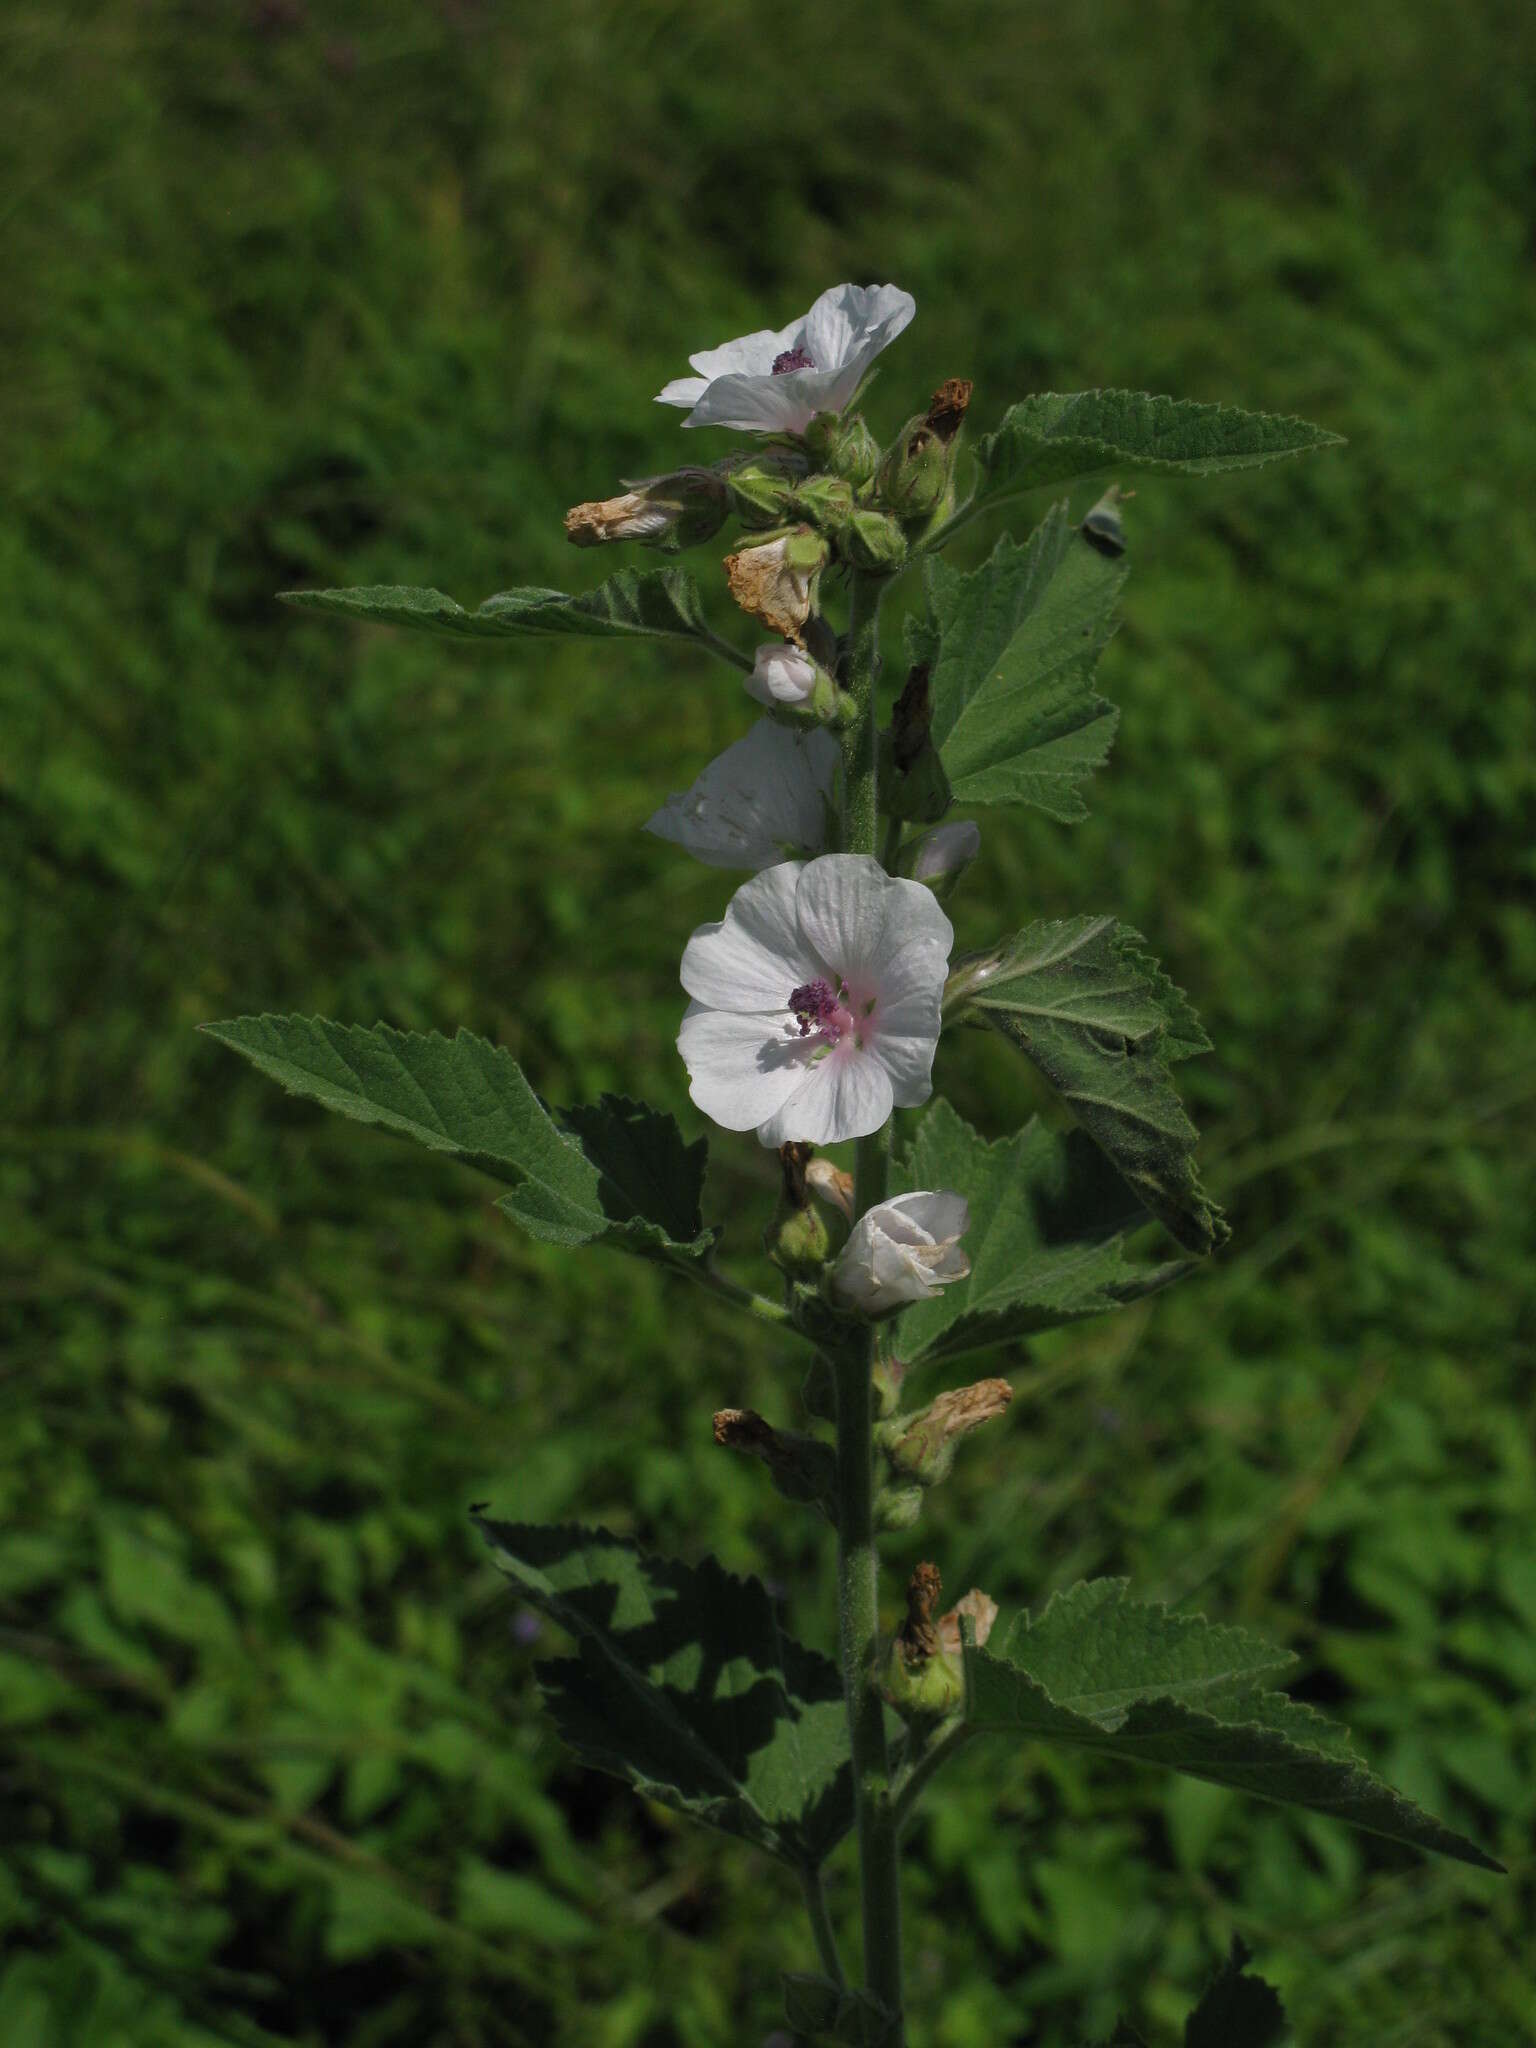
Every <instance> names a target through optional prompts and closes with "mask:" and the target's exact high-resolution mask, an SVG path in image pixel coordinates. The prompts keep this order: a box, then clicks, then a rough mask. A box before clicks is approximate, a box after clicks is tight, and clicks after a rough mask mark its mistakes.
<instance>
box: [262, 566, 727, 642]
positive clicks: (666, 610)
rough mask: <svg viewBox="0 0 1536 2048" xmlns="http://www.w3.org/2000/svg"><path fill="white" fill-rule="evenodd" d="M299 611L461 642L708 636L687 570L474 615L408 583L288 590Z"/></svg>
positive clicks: (518, 600) (286, 596)
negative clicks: (403, 628)
mask: <svg viewBox="0 0 1536 2048" xmlns="http://www.w3.org/2000/svg"><path fill="white" fill-rule="evenodd" d="M278 594H279V597H280V598H281V601H282V602H283V603H284V604H289V605H293V606H294V607H295V608H296V609H297V610H299V611H310V612H334V613H335V614H337V615H338V616H339V617H341V618H349V619H361V620H363V621H364V622H365V623H368V624H372V625H376V626H414V627H416V628H418V629H419V630H421V631H423V632H427V633H439V634H444V635H446V636H447V637H448V638H450V639H455V640H504V639H508V638H517V637H518V636H520V635H527V634H536V635H540V636H542V637H544V638H553V637H562V636H566V635H569V634H580V635H585V636H587V637H589V638H596V639H622V638H629V637H632V636H634V635H636V634H640V635H652V636H657V637H662V638H675V639H681V640H697V639H702V638H703V637H704V635H705V633H706V630H707V629H706V627H705V623H704V609H703V605H702V603H701V601H700V598H699V586H698V585H697V583H695V581H694V580H693V576H692V574H691V573H690V572H689V571H688V570H687V569H619V570H617V571H616V572H615V573H614V574H613V575H612V576H610V577H609V578H608V579H607V581H606V582H604V583H600V584H598V586H597V588H596V589H595V590H587V591H583V592H581V593H580V595H578V596H574V597H573V596H569V595H568V594H567V593H566V592H565V591H563V590H544V589H539V588H536V587H532V586H530V587H527V588H524V589H519V590H503V591H501V592H500V593H499V594H498V595H497V596H495V597H488V598H487V599H486V600H485V603H484V604H482V605H477V606H476V608H475V609H474V610H473V611H466V610H465V608H464V606H463V605H461V604H457V603H455V601H454V600H453V599H452V598H451V597H445V596H444V595H443V593H442V591H440V590H421V589H416V588H413V587H412V586H411V585H409V584H403V583H377V584H363V585H360V586H358V587H357V588H355V589H351V590H284V591H280V592H279V593H278Z"/></svg>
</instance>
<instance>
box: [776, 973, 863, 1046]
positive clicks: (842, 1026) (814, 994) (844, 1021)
mask: <svg viewBox="0 0 1536 2048" xmlns="http://www.w3.org/2000/svg"><path fill="white" fill-rule="evenodd" d="M789 1007H790V1010H791V1012H792V1014H793V1016H794V1018H795V1021H796V1023H797V1024H798V1025H799V1026H800V1031H799V1036H800V1037H801V1038H809V1037H810V1035H811V1033H812V1032H813V1031H814V1032H815V1034H816V1036H817V1037H818V1038H819V1039H820V1041H821V1043H822V1044H823V1045H827V1046H833V1045H841V1043H842V1042H843V1040H844V1039H845V1038H846V1037H848V1035H849V1034H850V1033H851V1032H854V1031H855V1029H856V1026H857V1024H858V1018H857V1017H856V1016H855V1014H854V1011H855V1002H854V998H853V996H852V995H851V994H850V993H849V990H848V984H847V982H846V981H843V980H841V979H840V980H839V981H838V985H837V988H836V990H835V991H834V989H833V987H832V984H831V982H830V981H828V980H826V979H825V977H824V976H820V975H818V976H817V978H816V980H815V981H807V982H804V983H802V985H801V986H800V987H799V988H796V989H791V990H790V992H789ZM874 1007H875V1006H874V1003H873V1001H870V1002H867V1003H865V1004H864V1005H863V1013H864V1016H865V1017H866V1018H868V1017H869V1016H870V1014H871V1013H872V1011H873V1010H874ZM863 1042H864V1041H863V1037H862V1035H860V1036H859V1037H858V1038H857V1039H856V1043H858V1044H860V1045H862V1044H863Z"/></svg>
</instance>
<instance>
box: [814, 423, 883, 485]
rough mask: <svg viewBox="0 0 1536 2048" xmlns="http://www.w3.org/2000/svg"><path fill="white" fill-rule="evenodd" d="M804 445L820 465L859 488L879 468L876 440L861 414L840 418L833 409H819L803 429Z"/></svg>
mask: <svg viewBox="0 0 1536 2048" xmlns="http://www.w3.org/2000/svg"><path fill="white" fill-rule="evenodd" d="M805 440H806V445H807V447H809V449H810V450H811V453H812V455H813V456H814V457H815V458H816V461H817V462H818V463H819V464H820V466H821V467H822V468H823V469H825V470H829V471H830V472H831V474H832V475H833V476H837V477H841V478H843V480H844V481H845V482H846V483H850V484H852V486H853V488H854V489H855V490H856V491H857V490H862V489H863V487H864V485H865V484H867V483H869V482H871V481H872V480H873V478H874V475H875V472H876V470H878V469H879V467H880V443H879V442H878V441H877V440H876V439H875V437H874V435H873V434H872V433H871V432H870V431H869V428H868V427H867V426H866V425H865V424H864V421H863V419H862V417H861V416H860V415H859V414H857V413H855V414H854V416H853V417H852V419H841V418H839V416H838V415H837V414H836V413H835V412H819V413H817V415H816V417H815V419H813V420H812V421H811V424H810V425H809V426H808V427H807V428H806V430H805Z"/></svg>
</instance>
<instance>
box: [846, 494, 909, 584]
mask: <svg viewBox="0 0 1536 2048" xmlns="http://www.w3.org/2000/svg"><path fill="white" fill-rule="evenodd" d="M837 547H838V553H839V554H840V555H841V556H842V557H843V560H844V561H845V562H848V563H850V564H851V565H852V567H853V568H855V569H872V570H874V571H876V572H877V573H878V574H880V575H885V576H894V575H895V573H896V571H897V570H898V569H899V568H900V567H901V566H902V564H903V563H904V562H905V561H906V559H907V537H906V535H905V534H904V533H903V532H902V530H901V528H900V526H899V525H898V524H897V523H896V521H895V520H894V519H891V518H888V517H887V516H886V514H885V513H884V512H870V511H865V510H863V509H862V508H861V509H859V510H856V511H853V512H850V513H849V515H848V517H847V519H845V520H844V522H843V524H842V525H841V526H840V527H839V528H838V530H837Z"/></svg>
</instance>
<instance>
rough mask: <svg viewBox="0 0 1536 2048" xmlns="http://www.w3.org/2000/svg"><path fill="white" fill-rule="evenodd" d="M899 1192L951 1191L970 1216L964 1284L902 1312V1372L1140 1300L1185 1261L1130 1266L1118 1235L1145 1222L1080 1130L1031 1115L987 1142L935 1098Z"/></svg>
mask: <svg viewBox="0 0 1536 2048" xmlns="http://www.w3.org/2000/svg"><path fill="white" fill-rule="evenodd" d="M896 1184H897V1187H898V1189H912V1188H953V1189H954V1190H955V1192H956V1193H957V1194H961V1195H964V1197H965V1199H966V1201H967V1202H968V1203H969V1205H970V1211H971V1225H970V1229H969V1230H968V1231H967V1232H966V1234H965V1251H966V1253H967V1255H968V1256H969V1258H970V1261H971V1274H970V1278H969V1279H968V1280H961V1281H957V1282H956V1283H955V1284H954V1285H953V1286H950V1287H946V1288H945V1289H944V1291H943V1293H942V1294H940V1295H939V1296H938V1297H937V1298H936V1299H935V1300H933V1301H923V1302H919V1303H917V1305H916V1306H915V1307H913V1308H909V1309H908V1310H907V1311H906V1313H905V1314H904V1315H903V1317H902V1320H901V1332H900V1336H899V1338H898V1348H899V1350H900V1352H901V1355H902V1357H903V1358H904V1359H906V1360H907V1361H908V1363H909V1364H916V1363H917V1362H918V1361H919V1360H923V1361H929V1362H931V1361H932V1360H934V1359H941V1358H958V1357H960V1356H962V1355H963V1354H964V1353H966V1352H968V1351H979V1350H981V1349H982V1348H983V1347H984V1346H986V1345H989V1344H1001V1343H1005V1342H1007V1341H1009V1340H1010V1339H1012V1338H1016V1337H1026V1336H1029V1335H1031V1334H1032V1333H1033V1332H1035V1331H1037V1330H1050V1329H1054V1328H1055V1327H1056V1326H1057V1325H1058V1324H1061V1323H1070V1322H1076V1321H1078V1320H1079V1319H1080V1318H1081V1317H1083V1316H1092V1315H1099V1314H1101V1313H1102V1312H1103V1311H1104V1310H1105V1309H1111V1308H1118V1307H1120V1306H1122V1305H1123V1304H1124V1303H1126V1302H1130V1301H1139V1300H1140V1299H1141V1297H1142V1296H1143V1295H1146V1294H1151V1293H1153V1292H1155V1291H1156V1289H1158V1288H1160V1287H1166V1286H1167V1285H1168V1283H1169V1281H1171V1280H1176V1279H1178V1278H1179V1276H1180V1274H1182V1273H1187V1272H1188V1271H1189V1269H1190V1265H1191V1263H1192V1262H1191V1261H1190V1260H1188V1259H1173V1260H1169V1261H1166V1262H1163V1263H1160V1264H1156V1265H1148V1264H1141V1265H1131V1264H1128V1263H1127V1261H1126V1258H1125V1233H1126V1232H1127V1231H1131V1230H1136V1229H1138V1228H1140V1227H1141V1226H1143V1225H1144V1224H1145V1223H1146V1221H1147V1212H1146V1210H1145V1209H1144V1208H1143V1207H1142V1205H1141V1203H1140V1202H1139V1201H1138V1200H1137V1199H1136V1197H1135V1195H1133V1194H1132V1193H1131V1191H1130V1190H1129V1188H1128V1187H1127V1186H1126V1184H1125V1182H1124V1181H1123V1180H1122V1179H1121V1178H1120V1176H1119V1175H1118V1174H1117V1173H1116V1172H1115V1171H1114V1169H1113V1168H1112V1167H1111V1166H1110V1165H1109V1163H1108V1162H1107V1160H1106V1159H1105V1158H1104V1155H1103V1154H1102V1153H1101V1152H1100V1151H1099V1150H1098V1148H1097V1147H1096V1146H1095V1145H1094V1144H1093V1143H1092V1142H1091V1141H1090V1140H1089V1139H1088V1138H1087V1137H1085V1136H1084V1135H1083V1133H1082V1132H1081V1131H1072V1132H1069V1133H1066V1134H1062V1133H1061V1132H1058V1131H1053V1130H1051V1129H1050V1128H1049V1127H1048V1126H1047V1125H1045V1124H1043V1123H1041V1121H1040V1119H1039V1118H1038V1117H1033V1118H1031V1120H1030V1121H1029V1122H1028V1123H1027V1124H1026V1125H1025V1126H1024V1128H1023V1130H1021V1131H1019V1132H1017V1133H1015V1135H1014V1136H1013V1137H1011V1138H999V1139H997V1140H996V1141H995V1142H994V1143H992V1144H988V1142H987V1141H986V1139H985V1138H983V1137H981V1136H980V1134H979V1133H978V1132H976V1131H974V1130H973V1129H972V1128H971V1126H970V1125H969V1124H968V1123H967V1122H966V1121H965V1119H964V1118H963V1117H962V1116H960V1115H959V1114H958V1113H957V1112H956V1111H955V1110H953V1109H952V1108H951V1107H950V1105H949V1104H948V1103H947V1102H945V1101H943V1100H942V1098H941V1099H939V1100H937V1101H935V1102H934V1103H932V1104H931V1105H930V1107H929V1108H928V1110H927V1111H926V1112H925V1113H924V1116H923V1120H922V1122H921V1123H920V1124H919V1125H918V1127H917V1131H916V1133H915V1135H914V1137H913V1139H912V1144H911V1146H910V1148H909V1150H908V1151H907V1153H906V1156H905V1158H904V1159H903V1160H902V1161H901V1162H900V1164H899V1166H898V1168H897V1171H896Z"/></svg>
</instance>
